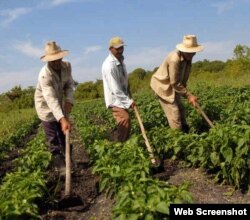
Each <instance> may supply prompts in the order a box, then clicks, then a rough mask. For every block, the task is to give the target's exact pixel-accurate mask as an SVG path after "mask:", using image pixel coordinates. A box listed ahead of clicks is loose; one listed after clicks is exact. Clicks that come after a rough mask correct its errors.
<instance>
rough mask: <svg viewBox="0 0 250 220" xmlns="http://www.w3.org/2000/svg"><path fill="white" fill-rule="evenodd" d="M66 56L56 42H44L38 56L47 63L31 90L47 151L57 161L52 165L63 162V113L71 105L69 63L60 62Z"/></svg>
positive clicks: (60, 164)
mask: <svg viewBox="0 0 250 220" xmlns="http://www.w3.org/2000/svg"><path fill="white" fill-rule="evenodd" d="M66 55H68V51H67V50H61V48H60V46H58V45H57V44H56V42H54V41H49V42H47V43H46V44H45V54H44V55H43V56H42V57H41V58H40V59H41V60H42V61H43V62H47V63H46V64H45V65H44V66H43V67H42V69H41V71H40V73H39V76H38V83H37V86H36V90H35V108H36V111H37V114H38V117H39V118H40V119H41V121H42V125H43V127H44V131H45V134H46V137H47V141H48V142H49V150H50V151H51V153H52V154H53V156H54V158H59V162H58V163H59V164H55V166H57V165H58V166H63V165H64V157H63V155H64V151H65V132H66V130H67V129H70V122H69V120H68V119H67V117H66V116H67V114H69V113H70V111H71V108H72V106H73V89H74V81H73V79H72V75H71V65H70V63H69V62H65V61H62V59H63V57H65V56H66ZM57 161H58V160H57ZM56 163H57V162H56Z"/></svg>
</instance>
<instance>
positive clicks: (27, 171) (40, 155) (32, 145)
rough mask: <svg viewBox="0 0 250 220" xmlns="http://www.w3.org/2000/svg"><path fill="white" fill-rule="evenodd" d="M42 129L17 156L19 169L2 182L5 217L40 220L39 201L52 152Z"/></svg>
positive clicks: (1, 205) (1, 209)
mask: <svg viewBox="0 0 250 220" xmlns="http://www.w3.org/2000/svg"><path fill="white" fill-rule="evenodd" d="M44 143H45V140H44V134H43V133H42V132H40V133H39V134H38V135H37V136H36V137H35V138H34V139H33V140H31V141H30V142H29V143H28V144H27V147H26V148H25V149H24V150H22V152H21V153H22V156H21V157H20V158H18V159H16V169H15V170H14V171H13V172H11V173H7V174H6V176H5V177H4V178H3V181H2V184H1V185H0V213H1V219H39V218H40V217H39V209H38V206H37V204H36V203H37V201H38V199H39V198H41V197H42V196H43V195H44V193H45V191H46V169H47V167H48V165H49V162H50V160H51V154H50V153H49V152H48V151H47V147H46V146H45V144H44Z"/></svg>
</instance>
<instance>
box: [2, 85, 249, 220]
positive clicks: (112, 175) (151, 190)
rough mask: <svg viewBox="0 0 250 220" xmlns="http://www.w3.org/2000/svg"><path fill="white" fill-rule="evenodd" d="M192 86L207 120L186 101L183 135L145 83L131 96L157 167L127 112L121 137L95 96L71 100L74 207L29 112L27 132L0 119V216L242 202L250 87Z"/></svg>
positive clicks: (143, 214)
mask: <svg viewBox="0 0 250 220" xmlns="http://www.w3.org/2000/svg"><path fill="white" fill-rule="evenodd" d="M192 90H193V92H194V94H197V96H198V97H199V102H200V105H201V107H202V109H203V110H204V112H206V114H207V115H208V117H209V118H210V119H211V120H212V122H213V124H214V127H212V128H211V127H210V126H209V125H208V124H207V122H206V121H205V120H204V119H203V117H202V116H201V115H200V114H199V113H198V112H197V111H196V110H195V109H194V108H192V107H191V106H189V105H187V103H186V102H185V105H186V109H187V115H188V117H187V119H188V122H189V124H190V127H191V131H190V133H189V134H184V133H182V132H178V131H173V130H170V129H169V128H168V125H167V121H166V118H165V116H164V113H163V111H162V109H161V108H160V105H159V103H158V100H157V99H156V98H155V97H154V96H153V94H152V93H151V92H150V91H149V92H144V93H140V94H136V95H135V96H134V99H135V100H136V102H137V105H138V109H139V111H140V115H141V118H142V120H143V124H144V126H145V130H146V133H147V137H148V139H149V142H150V144H151V146H152V147H153V149H154V154H155V155H157V156H158V157H159V159H161V161H162V162H163V163H162V166H161V167H158V168H155V167H153V166H152V164H151V162H150V158H149V154H148V152H147V150H146V146H145V142H144V139H143V137H142V135H141V131H140V127H139V124H138V122H137V120H136V117H135V115H134V112H133V111H132V110H131V112H130V113H131V116H132V131H131V138H130V139H129V140H128V141H127V142H126V143H124V144H121V143H116V142H112V141H111V137H112V132H111V131H112V126H113V125H114V121H113V118H112V115H111V112H109V111H108V110H107V109H105V106H104V103H103V100H102V99H99V100H94V101H89V102H82V103H81V102H79V103H77V104H76V105H75V106H74V109H73V112H72V114H71V116H70V120H71V121H72V124H73V129H72V132H71V143H72V144H73V146H74V148H73V161H74V166H75V172H74V173H73V174H72V191H73V193H74V195H79V196H80V197H81V199H82V201H83V204H81V205H79V206H76V207H70V208H69V207H63V205H62V204H61V203H60V200H61V198H63V194H64V178H62V177H61V178H60V177H59V176H58V173H57V172H56V170H55V169H54V167H53V166H51V164H50V161H51V155H50V153H49V152H48V151H47V147H46V144H45V138H44V134H43V131H42V129H41V128H39V121H38V120H37V119H35V117H33V116H34V115H32V114H29V115H31V116H32V117H30V119H25V121H27V122H28V123H27V126H28V129H27V131H26V130H24V129H23V126H24V125H25V124H24V123H19V124H18V123H17V124H18V126H15V125H5V127H6V128H7V127H8V130H9V131H11V132H7V131H4V130H3V131H1V133H2V134H4V135H2V137H3V138H1V140H0V141H1V152H0V155H1V166H0V171H1V176H0V178H1V179H0V181H1V185H0V211H1V213H2V214H1V216H2V217H3V219H39V218H42V219H92V220H94V219H98V220H99V219H106V220H108V219H154V220H155V219H156V220H157V219H168V214H169V205H170V204H172V203H234V204H236V203H249V201H250V195H249V191H250V190H249V186H250V172H249V167H250V158H249V155H250V148H249V144H250V102H249V99H250V87H249V86H238V87H226V86H223V87H222V86H220V87H212V86H208V85H205V84H198V85H197V86H195V87H193V88H192ZM20 115H24V114H20ZM8 117H10V118H11V117H12V116H11V115H10V113H9V115H8ZM20 117H21V116H20ZM18 120H22V119H21V118H20V119H16V121H18ZM6 121H8V120H6ZM6 121H5V124H6V123H7V122H6ZM17 124H16V125H17ZM21 125H22V126H21ZM13 126H14V128H15V129H13ZM20 129H21V130H20ZM10 133H11V134H12V135H9V134H10ZM13 134H18V136H15V138H13V137H12V136H13Z"/></svg>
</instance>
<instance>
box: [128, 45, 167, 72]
mask: <svg viewBox="0 0 250 220" xmlns="http://www.w3.org/2000/svg"><path fill="white" fill-rule="evenodd" d="M163 48H164V47H156V48H142V49H139V50H137V51H138V52H136V53H132V54H126V51H125V53H124V55H125V63H126V65H127V69H128V72H130V71H133V70H134V69H135V68H139V67H140V68H143V69H146V70H153V69H154V68H155V67H157V66H159V65H160V64H161V62H162V61H163V60H164V58H165V56H166V55H167V53H168V52H169V51H166V50H164V49H163Z"/></svg>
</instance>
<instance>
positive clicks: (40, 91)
mask: <svg viewBox="0 0 250 220" xmlns="http://www.w3.org/2000/svg"><path fill="white" fill-rule="evenodd" d="M73 90H74V81H73V78H72V75H71V65H70V63H69V62H63V63H62V69H61V76H59V75H58V74H57V73H56V72H55V71H53V70H52V69H51V68H49V66H48V64H46V65H45V66H44V67H43V68H42V69H41V71H40V73H39V77H38V83H37V86H36V91H35V108H36V111H37V114H38V117H39V118H40V119H41V120H43V121H59V120H60V119H61V118H62V117H65V115H64V112H63V102H64V101H66V102H69V103H71V104H73V101H74V99H73Z"/></svg>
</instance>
